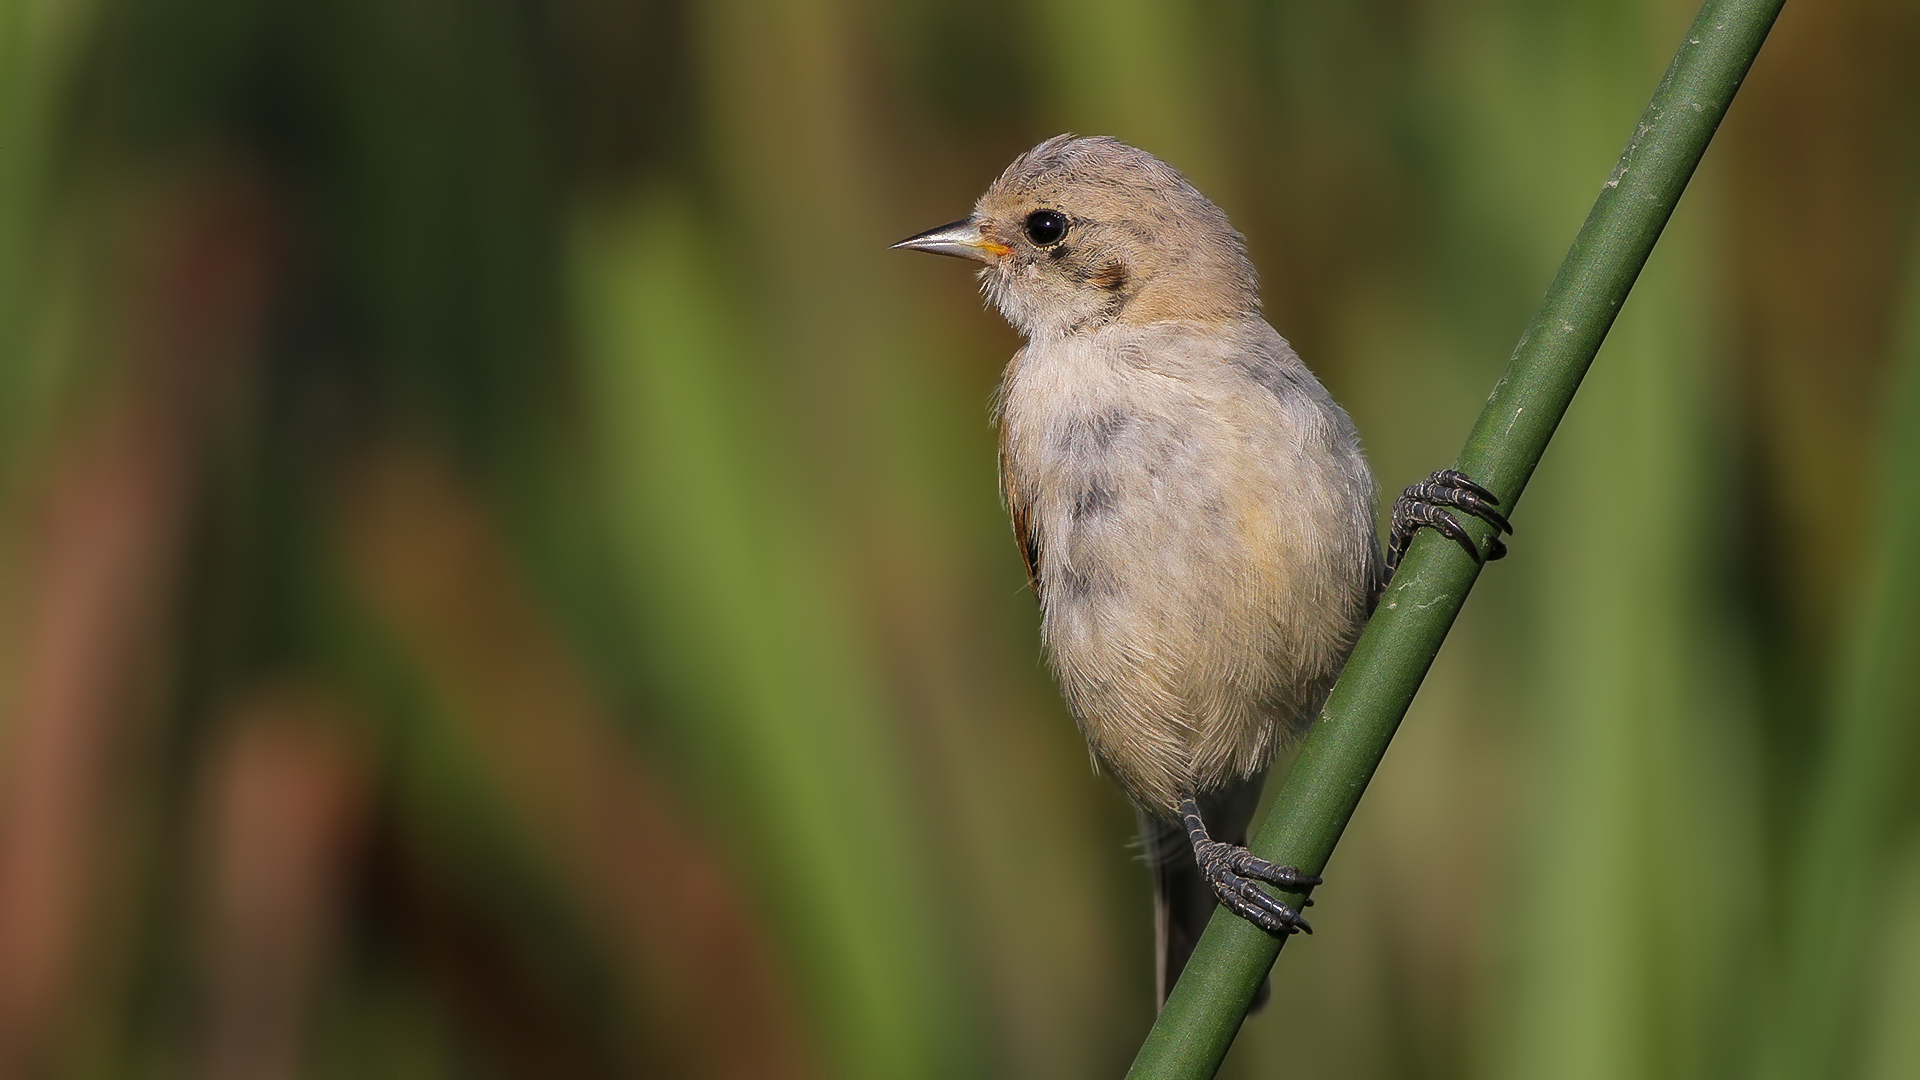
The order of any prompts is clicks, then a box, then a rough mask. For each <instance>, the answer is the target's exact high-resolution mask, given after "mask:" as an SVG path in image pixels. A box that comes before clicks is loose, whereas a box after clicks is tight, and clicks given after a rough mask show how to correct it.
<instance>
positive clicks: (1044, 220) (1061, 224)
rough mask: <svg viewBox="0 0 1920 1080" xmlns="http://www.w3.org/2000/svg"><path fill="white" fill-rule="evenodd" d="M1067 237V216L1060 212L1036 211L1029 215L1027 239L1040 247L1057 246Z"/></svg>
mask: <svg viewBox="0 0 1920 1080" xmlns="http://www.w3.org/2000/svg"><path fill="white" fill-rule="evenodd" d="M1065 235H1067V215H1065V214H1063V213H1061V212H1060V211H1058V210H1035V211H1034V212H1033V213H1031V214H1028V215H1027V239H1029V240H1031V241H1033V242H1034V243H1035V244H1036V245H1038V246H1040V247H1046V246H1047V245H1048V244H1057V243H1059V242H1060V238H1061V237H1063V236H1065Z"/></svg>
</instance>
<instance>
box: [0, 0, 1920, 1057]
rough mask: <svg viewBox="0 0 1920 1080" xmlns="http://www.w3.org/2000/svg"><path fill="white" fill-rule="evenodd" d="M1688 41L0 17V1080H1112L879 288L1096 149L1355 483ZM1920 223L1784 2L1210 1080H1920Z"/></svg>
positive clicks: (1547, 256) (1491, 25) (1438, 382)
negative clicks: (1356, 433)
mask: <svg viewBox="0 0 1920 1080" xmlns="http://www.w3.org/2000/svg"><path fill="white" fill-rule="evenodd" d="M1692 15H1693V10H1692V7H1691V4H1690V2H1689V0H1559V2H1555V3H1545V4H1543V3H1534V2H1529V0H1450V2H1447V3H1425V4H1422V3H1410V2H1406V0H1361V2H1357V3H1348V4H1324V3H1314V2H1308V0H1278V2H1270V3H1261V2H1255V0H1203V2H1199V3H1194V4H1168V3H1154V2H1151V0H1124V2H1105V3H1092V2H1086V0H1046V2H1041V3H1035V4H1019V3H1012V2H1008V0H907V2H897V3H878V2H865V3H862V2H844V0H771V2H768V3H747V2H741V0H716V2H711V3H689V2H672V0H645V2H642V0H543V2H531V0H462V2H455V0H278V2H272V3H268V2H259V0H0V1076H4V1077H62V1078H64V1077H103V1078H118V1077H143V1078H144V1077H153V1078H161V1077H211V1078H222V1080H223V1078H236V1080H239V1078H281V1077H316V1078H319V1077H363V1076H393V1077H410V1078H411V1077H422V1078H432V1077H500V1078H518V1077H555V1076H567V1077H628V1076H661V1077H695V1078H698V1077H747V1076H752V1077H818V1078H837V1077H851V1078H871V1080H891V1078H910V1077H956V1078H958V1077H1061V1078H1074V1077H1106V1076H1115V1075H1118V1074H1119V1073H1120V1072H1121V1071H1122V1070H1123V1069H1124V1067H1125V1064H1126V1062H1127V1061H1128V1060H1130V1058H1131V1055H1132V1052H1133V1049H1134V1047H1135V1046H1136V1045H1137V1043H1138V1040H1139V1039H1140V1037H1141V1036H1142V1035H1143V1034H1144V1032H1145V1029H1146V1026H1147V1025H1148V1024H1149V1022H1150V1020H1151V1017H1152V1011H1153V1007H1152V1002H1151V999H1150V993H1149V984H1150V973H1151V958H1150V955H1149V951H1150V939H1151V932H1150V923H1149V907H1148V895H1147V891H1148V885H1147V876H1146V873H1145V871H1144V869H1143V868H1142V867H1141V866H1140V864H1139V863H1138V862H1137V860H1136V859H1135V857H1134V853H1133V852H1132V851H1131V850H1130V848H1129V847H1128V839H1129V834H1130V831H1131V827H1132V818H1131V813H1130V811H1129V810H1128V809H1127V808H1126V806H1125V805H1124V803H1123V802H1122V800H1121V799H1120V797H1119V796H1118V795H1117V794H1116V793H1115V792H1114V791H1113V790H1112V789H1111V787H1110V785H1108V784H1107V782H1106V781H1104V780H1103V779H1101V778H1099V777H1097V776H1095V775H1094V774H1093V773H1092V771H1091V770H1090V768H1089V766H1088V762H1087V759H1086V755H1085V751H1084V749H1083V748H1082V746H1081V744H1080V742H1079V740H1078V738H1077V736H1076V734H1075V733H1074V731H1073V728H1072V726H1071V723H1070V722H1069V720H1068V718H1067V717H1066V715H1065V713H1064V711H1063V710H1062V708H1061V706H1060V704H1059V702H1058V700H1057V698H1056V696H1055V694H1054V692H1053V689H1052V686H1051V684H1050V681H1049V679H1048V676H1047V674H1046V671H1045V669H1044V667H1043V665H1042V663H1041V658H1040V654H1039V646H1038V641H1037V637H1036V630H1035V621H1036V620H1035V613H1034V610H1033V605H1032V602H1031V600H1030V598H1029V597H1028V595H1027V594H1026V592H1025V590H1024V587H1023V581H1022V574H1021V570H1020V566H1019V560H1018V558H1017V556H1016V554H1015V551H1014V548H1013V545H1012V543H1011V541H1010V540H1009V539H1008V536H1007V527H1006V523H1005V521H1004V519H1003V515H1002V512H1001V511H1000V509H999V507H998V506H997V503H996V493H995V483H994V478H993V467H994V466H993V462H994V449H993V438H994V436H993V433H992V431H991V429H990V427H989V425H988V420H987V401H988V396H989V393H990V391H991V389H992V387H993V385H994V383H995V381H996V379H997V378H998V375H999V369H1000V366H1001V365H1002V364H1003V363H1004V361H1005V359H1006V357H1007V356H1008V355H1009V354H1010V353H1011V352H1012V351H1013V349H1014V348H1015V347H1016V345H1017V342H1016V340H1015V338H1014V337H1013V335H1012V334H1011V333H1010V332H1009V331H1008V330H1007V329H1006V328H1005V327H1004V326H1003V325H1002V324H1001V323H1000V322H999V320H998V319H997V317H995V316H994V315H992V314H991V313H990V312H987V311H984V310H982V308H981V305H980V302H979V300H978V297H977V295H976V293H975V291H974V288H973V284H972V282H971V280H970V278H969V276H968V272H967V269H966V268H965V267H964V266H963V265H961V264H960V263H957V262H953V261H950V260H937V259H929V258H925V257H923V256H912V255H907V254H904V253H897V252H889V251H887V250H885V247H886V244H887V243H889V242H891V241H893V240H896V239H898V238H900V237H902V236H904V235H907V234H909V233H912V232H916V231H919V230H920V229H922V228H925V227H928V226H931V225H934V224H937V223H940V222H944V221H947V220H950V219H952V218H954V217H958V216H960V215H961V214H962V213H964V212H965V211H966V210H967V208H968V207H969V206H970V204H971V202H972V200H973V198H974V197H975V196H976V195H977V194H978V192H979V191H980V190H981V189H982V188H983V187H984V186H985V185H986V183H987V182H988V181H989V180H990V179H991V178H992V177H993V176H994V175H996V174H997V173H998V171H999V170H1000V168H1001V167H1002V166H1003V165H1004V164H1005V163H1006V162H1007V161H1008V160H1009V159H1010V158H1011V157H1012V156H1013V155H1014V154H1015V153H1017V152H1018V151H1020V150H1022V149H1024V148H1025V147H1027V146H1029V145H1031V144H1032V143H1034V142H1036V141H1038V140H1039V139H1041V138H1043V137H1046V136H1049V135H1052V134H1055V133H1057V132H1060V131H1065V130H1071V131H1078V132H1082V133H1110V134H1114V135H1118V136H1121V137H1123V138H1126V139H1128V140H1129V141H1132V142H1135V143H1137V144H1139V145H1141V146H1144V147H1147V148H1149V149H1151V150H1153V151H1154V152H1156V153H1158V154H1160V155H1161V156H1163V157H1165V158H1166V159H1167V160H1169V161H1171V162H1173V163H1174V164H1175V165H1177V166H1178V167H1180V168H1182V169H1184V170H1186V171H1187V172H1188V174H1189V175H1190V176H1191V177H1192V178H1193V179H1194V180H1195V181H1196V182H1197V183H1198V185H1199V186H1200V187H1201V188H1202V190H1204V191H1206V192H1208V193H1209V194H1211V195H1212V196H1213V198H1214V199H1215V200H1216V201H1218V202H1219V203H1220V204H1221V205H1222V206H1224V207H1225V208H1226V209H1227V211H1228V213H1229V214H1230V215H1231V216H1232V217H1233V219H1234V220H1235V222H1236V223H1238V225H1239V226H1240V228H1241V229H1242V230H1243V231H1245V232H1246V233H1247V235H1248V237H1249V240H1250V243H1251V247H1252V252H1253V256H1254V259H1255V261H1256V263H1257V264H1258V265H1259V266H1260V268H1261V270H1262V273H1263V275H1264V285H1265V293H1266V302H1267V308H1268V311H1269V314H1270V317H1271V319H1272V321H1273V322H1274V323H1275V324H1276V325H1277V326H1278V327H1279V328H1280V330H1281V332H1282V333H1283V334H1285V335H1286V336H1287V337H1289V338H1290V339H1291V340H1292V341H1293V342H1294V343H1295V344H1296V346H1297V347H1298V348H1299V350H1300V352H1301V353H1302V355H1303V356H1305V357H1306V358H1307V359H1308V361H1309V363H1310V364H1312V365H1313V366H1314V367H1315V369H1316V370H1317V371H1318V372H1319V373H1320V374H1321V376H1322V378H1323V379H1324V380H1325V381H1326V382H1327V383H1328V385H1329V386H1330V387H1331V388H1332V389H1333V391H1334V393H1335V394H1336V396H1337V397H1339V398H1340V400H1341V401H1343V402H1344V403H1345V404H1346V405H1347V407H1348V408H1349V410H1350V411H1351V412H1352V413H1353V415H1354V417H1355V419H1356V420H1357V422H1358V424H1359V427H1360V430H1361V432H1362V433H1363V435H1364V437H1365V438H1366V440H1367V443H1368V445H1369V448H1370V451H1371V454H1372V458H1373V461H1374V463H1375V466H1376V471H1377V473H1378V475H1379V477H1380V480H1381V483H1382V486H1383V488H1385V489H1387V491H1388V492H1391V491H1392V490H1397V489H1398V487H1400V486H1401V485H1404V484H1406V483H1408V482H1410V481H1412V480H1414V479H1416V478H1418V477H1419V476H1421V475H1424V474H1425V473H1426V472H1428V471H1429V470H1431V469H1433V468H1436V467H1438V466H1441V465H1444V464H1446V463H1448V462H1449V461H1450V460H1451V459H1452V455H1453V453H1454V451H1455V450H1456V449H1457V447H1458V445H1459V442H1460V440H1461V439H1462V438H1463V437H1464V435H1465V432H1466V430H1467V428H1468V426H1469V424H1470V423H1471V420H1472V418H1473V416H1474V415H1475V413H1476V411H1477V409H1478V407H1479V404H1480V402H1481V400H1482V398H1483V395H1484V394H1485V393H1486V391H1487V389H1488V387H1490V386H1491V384H1492V382H1493V380H1494V379H1495V377H1496V376H1497V375H1498V373H1499V371H1500V369H1501V366H1502V364H1503V363H1504V360H1505V357H1506V355H1507V353H1508V351H1509V349H1510V348H1511V347H1512V345H1513V342H1514V341H1515V339H1516V338H1517V336H1518V334H1519V332H1520V330H1521V328H1522V327H1523V325H1524V323H1525V321H1526V318H1527V316H1528V314H1529V312H1530V311H1531V308H1532V305H1533V304H1534V303H1535V301H1536V299H1537V298H1538V296H1539V295H1540V293H1541V292H1542V290H1543V289H1544V287H1545V285H1546V282H1547V280H1548V278H1549V276H1550V275H1551V273H1552V271H1553V269H1554V267H1555V266H1556V265H1557V263H1558V260H1559V258H1560V256H1561V254H1562V253H1563V252H1564V250H1565V246H1566V244H1567V242H1568V241H1569V240H1570V238H1571V237H1572V235H1573V233H1574V230H1575V229H1576V227H1577V226H1578V224H1579V222H1580V219H1581V217H1582V215H1583V214H1584V212H1585V210H1586V207H1587V205H1588V203H1589V201H1590V200H1591V198H1592V196H1593V194H1594V192H1595V191H1596V190H1597V185H1598V184H1599V182H1600V181H1601V179H1602V178H1603V177H1604V176H1605V175H1606V173H1607V171H1608V169H1609V167H1610V165H1611V163H1612V161H1613V159H1614V156H1615V154H1617V153H1618V151H1619V149H1620V147H1621V145H1622V144H1623V143H1624V141H1625V139H1626V136H1627V134H1628V132H1629V130H1630V128H1631V125H1632V123H1633V120H1634V118H1635V117H1636V116H1637V114H1638V112H1639V110H1640V108H1641V107H1642V105H1643V104H1644V103H1645V101H1646V98H1647V96H1648V95H1649V93H1650V92H1651V90H1652V88H1653V86H1654V84H1655V82H1656V81H1657V79H1658V77H1659V75H1660V72H1661V70H1662V68H1663V66H1664V64H1665V63H1666V61H1667V59H1668V57H1669V56H1670V55H1671V53H1672V50H1673V48H1674V46H1675V45H1676V43H1677V42H1678V40H1679V38H1680V35H1681V33H1682V32H1683V30H1684V29H1685V27H1686V25H1687V23H1688V22H1689V21H1690V19H1691V17H1692ZM1917 210H1920V7H1916V6H1915V5H1913V4H1912V3H1910V2H1906V0H1821V2H1818V3H1815V2H1807V0H1796V2H1795V3H1792V4H1789V5H1788V7H1787V9H1786V13H1785V15H1784V16H1783V17H1782V18H1781V20H1780V22H1779V24H1778V26H1777V27H1776V29H1775V31H1774V34H1773V38H1772V40H1771V41H1770V42H1769V44H1768V45H1767V46H1766V49H1765V50H1764V51H1763V52H1762V54H1761V56H1760V60H1759V63H1758V65H1757V66H1756V67H1755V69H1754V72H1753V75H1752V78H1751V80H1750V82H1749V84H1748V86H1747V88H1746V89H1745V91H1744V92H1743V93H1742V95H1741V97H1740V99H1739V100H1738V101H1737V103H1736V104H1735V106H1734V108H1733V110H1732V112H1731V115H1730V117H1729V119H1728V120H1727V122H1726V124H1725V127H1724V128H1723V130H1722V132H1721V135H1720V137H1719V139H1718V141H1717V143H1716V145H1715V146H1714V148H1713V150H1712V151H1711V153H1710V154H1709V155H1708V158H1707V161H1706V163H1705V165H1704V167H1703V168H1702V169H1701V171H1700V173H1699V175H1698V176H1697V177H1696V179H1695V181H1694V184H1693V187H1692V189H1691V190H1690V192H1689V194H1688V195H1687V198H1686V200H1685V201H1684V202H1683V204H1682V205H1681V208H1680V210H1679V213H1678V215H1677V216H1676V218H1675V220H1674V222H1673V225H1672V227H1671V228H1670V229H1669V230H1668V233H1667V236H1666V238H1665V239H1664V240H1663V241H1662V243H1661V245H1660V248H1659V250H1658V251H1657V252H1656V253H1655V255H1654V257H1653V260H1652V263H1651V264H1650V266H1649V267H1648V270H1647V272H1646V274H1645V276H1644V277H1643V278H1642V280H1641V282H1640V284H1639V287H1638V288H1637V289H1636V291H1635V293H1634V296H1633V298H1632V300H1631V302H1630V304H1629V305H1628V307H1627V309H1626V312H1625V315H1624V316H1623V318H1622V319H1621V321H1620V323H1619V325H1618V326H1617V328H1616V329H1615V331H1614V334H1613V337H1612V340H1611V342H1610V343H1609V344H1608V346H1607V348H1606V350H1605V351H1604V352H1603V353H1602V354H1601V357H1600V360H1599V362H1598V364H1597V365H1596V367H1595V368H1594V371H1593V374H1592V377H1591V378H1590V379H1589V380H1588V385H1587V386H1586V388H1585V389H1584V390H1583V391H1582V393H1581V395H1580V397H1579V398H1578V399H1577V400H1576V402H1575V404H1574V408H1573V411H1572V414H1571V415H1570V417H1569V419H1568V422H1567V424H1566V426H1565V428H1564V429H1563V431H1562V433H1561V435H1560V436H1559V438H1558V440H1557V442H1556V443H1555V445H1554V447H1553V449H1552V451H1551V452H1550V453H1549V455H1548V457H1547V459H1546V462H1545V464H1544V465H1543V467H1542V469H1541V471H1540V472H1539V474H1538V475H1537V477H1536V479H1535V482H1534V484H1533V486H1532V488H1531V492H1530V494H1529V496H1528V498H1527V500H1526V501H1525V502H1524V504H1523V505H1521V506H1520V508H1519V511H1518V514H1517V516H1516V518H1515V523H1516V525H1517V528H1518V537H1517V539H1516V542H1515V543H1514V552H1513V555H1512V557H1511V558H1510V559H1508V560H1507V561H1506V562H1505V563H1502V564H1497V565H1496V566H1495V567H1494V568H1492V570H1491V572H1489V573H1488V574H1487V575H1486V576H1485V577H1484V578H1483V580H1482V584H1481V587H1480V589H1479V590H1478V591H1477V593H1476V594H1475V596H1474V597H1473V599H1472V601H1471V603H1469V604H1468V606H1467V610H1466V612H1465V615H1464V617H1463V618H1462V620H1461V623H1460V625H1459V627H1458V628H1457V629H1456V631H1455V633H1454V635H1453V637H1452V639H1451V640H1450V642H1449V643H1448V645H1447V648H1446V650H1445V652H1443V654H1442V655H1441V658H1440V661H1439V664H1438V665H1437V667H1436V668H1435V670H1434V672H1433V675H1432V677H1431V678H1430V679H1429V681H1428V685H1427V687H1426V688H1425V690H1424V691H1423V692H1422V695H1421V697H1420V699H1419V701H1418V702H1417V703H1416V705H1415V707H1414V709H1413V712H1412V713H1411V715H1410V716H1409V718H1408V720H1407V723H1406V725H1405V727H1404V728H1403V729H1402V732H1401V735H1400V738H1399V740H1398V742H1397V743H1396V744H1395V746H1394V749H1393V751H1392V752H1391V754H1390V755H1389V756H1388V758H1387V760H1386V763H1385V765H1384V767H1383V768H1382V769H1381V771H1380V773H1379V775H1378V776H1377V778H1376V780H1375V782H1374V785H1373V789H1372V791H1371V793H1370V794H1369V796H1368V798H1367V800H1366V802H1365V803H1364V804H1363V806H1362V807H1361V810H1360V812H1359V814H1358V816H1357V817H1356V819H1355V821H1354V823H1353V827H1352V829H1351V831H1350V832H1349V833H1348V835H1347V838H1346V840H1345V842H1344V844H1343V845H1342V847H1341V849H1340V851H1339V853H1338V855H1337V856H1336V858H1335V859H1334V861H1333V863H1332V866H1331V868H1330V870H1329V880H1328V883H1327V885H1326V886H1325V887H1324V888H1322V889H1321V890H1320V891H1319V894H1318V898H1319V906H1318V907H1317V908H1316V909H1315V910H1316V917H1315V925H1316V927H1317V928H1318V930H1319V933H1318V934H1317V935H1315V936H1314V937H1312V938H1310V939H1297V940H1296V941H1295V942H1294V943H1293V944H1292V945H1290V946H1289V947H1288V949H1287V951H1286V952H1285V953H1284V954H1283V956H1282V958H1281V961H1280V964H1279V966H1278V967H1277V968H1276V975H1275V994H1274V999H1273V1003H1272V1005H1271V1006H1270V1007H1269V1008H1268V1009H1266V1010H1265V1012H1263V1013H1262V1014H1260V1015H1258V1016H1256V1017H1255V1018H1253V1019H1252V1020H1250V1021H1249V1023H1248V1025H1247V1027H1246V1029H1245V1031H1244V1033H1243V1036H1242V1038H1241V1040H1240V1044H1239V1045H1238V1046H1237V1047H1236V1049H1235V1051H1234V1055H1233V1057H1232V1058H1231V1059H1230V1060H1229V1062H1228V1066H1227V1073H1228V1074H1229V1075H1231V1076H1234V1077H1254V1076H1283V1075H1284V1076H1341V1077H1408V1078H1416V1077H1417V1078H1429V1077H1430V1078H1452V1077H1469V1076H1472V1077H1497V1078H1532V1077H1545V1076H1552V1077H1567V1078H1612V1077H1619V1078H1644V1077H1735V1076H1740V1077H1747V1076H1766V1077H1780V1078H1787V1077H1805V1078H1813V1077H1842V1076H1847V1077H1852V1076H1860V1077H1876V1078H1894V1077H1911V1076H1915V1075H1920V829H1917V828H1916V824H1917V822H1920V814H1917V813H1916V811H1917V810H1920V807H1917V806H1916V800H1915V798H1914V794H1915V791H1916V790H1917V789H1920V784H1916V783H1915V776H1916V774H1917V773H1920V740H1916V739H1915V737H1914V736H1915V733H1916V726H1917V723H1916V715H1917V713H1916V707H1915V702H1916V699H1915V696H1914V679H1913V672H1914V669H1916V668H1920V647H1917V646H1916V637H1915V615H1914V612H1915V611H1920V583H1917V582H1916V574H1920V564H1916V558H1915V557H1916V545H1920V511H1917V508H1920V482H1917V481H1916V477H1917V476H1920V229H1917V227H1920V214H1916V211H1917ZM1384 502H1385V493H1383V498H1382V504H1383V506H1384Z"/></svg>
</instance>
